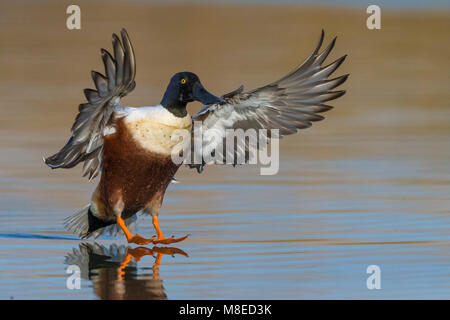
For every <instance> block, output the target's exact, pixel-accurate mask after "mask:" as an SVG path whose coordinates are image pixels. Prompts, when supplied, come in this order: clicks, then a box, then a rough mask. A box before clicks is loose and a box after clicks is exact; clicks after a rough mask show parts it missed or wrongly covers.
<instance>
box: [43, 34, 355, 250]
mask: <svg viewBox="0 0 450 320" xmlns="http://www.w3.org/2000/svg"><path fill="white" fill-rule="evenodd" d="M121 37H122V41H120V39H119V37H118V36H117V35H115V34H113V36H112V43H113V48H114V58H113V57H112V55H111V54H110V53H109V52H108V51H106V50H104V49H102V50H101V56H102V59H103V63H104V66H105V73H106V75H105V76H104V75H102V74H100V73H98V72H95V71H92V79H93V81H94V83H95V87H96V90H92V89H85V90H84V94H85V96H86V99H87V103H83V104H80V106H79V113H78V115H77V117H76V119H75V122H74V124H73V126H72V130H71V131H72V136H71V138H70V139H69V141H68V142H67V144H66V145H65V146H64V147H63V148H62V149H61V150H60V151H59V152H58V153H56V154H54V155H53V156H50V157H48V158H45V159H44V161H45V163H46V164H47V165H48V166H50V167H51V168H52V169H55V168H72V167H74V166H75V165H77V164H78V163H81V162H84V166H83V176H88V177H89V179H93V178H94V177H95V176H97V175H98V173H99V172H100V171H101V177H100V182H99V184H98V186H97V188H96V189H95V191H94V193H93V195H92V198H91V202H90V204H89V205H87V206H86V207H85V208H83V209H82V210H81V211H79V212H78V213H76V214H75V215H73V216H71V217H69V218H68V219H67V220H66V228H67V229H68V230H70V231H72V232H73V233H75V234H77V235H78V236H79V237H81V238H87V237H90V236H94V237H97V236H99V235H100V234H101V233H102V232H104V231H105V229H108V228H110V227H116V228H117V226H118V227H119V228H120V229H121V230H122V231H123V233H124V234H125V236H126V238H127V240H128V242H129V243H136V244H148V243H151V242H152V243H154V244H157V243H163V244H169V243H174V242H178V241H182V240H184V239H186V238H187V235H186V236H184V237H180V238H165V237H164V235H163V233H162V231H161V229H160V227H159V223H158V215H159V211H160V208H161V205H162V201H163V198H164V194H165V191H166V188H167V186H168V185H169V183H170V182H171V181H172V179H173V177H174V175H175V173H176V172H177V170H178V168H179V167H180V165H181V163H174V161H172V157H171V153H172V151H173V149H174V147H175V142H174V141H173V140H174V139H172V135H173V134H174V132H175V131H176V130H178V129H187V130H190V131H193V127H194V126H193V125H192V123H193V121H194V120H195V121H202V122H201V123H202V129H203V130H202V131H201V132H203V133H202V134H203V135H204V136H205V139H204V140H203V141H202V143H203V147H204V148H205V147H206V149H208V150H213V149H214V148H215V147H217V145H218V144H219V143H220V140H223V138H224V137H225V135H226V134H225V132H226V130H227V129H239V128H242V129H244V130H246V129H248V128H254V129H256V130H257V129H279V135H280V137H282V136H283V135H288V134H293V133H295V132H297V129H303V128H308V127H310V126H311V123H312V122H314V121H320V120H322V119H324V117H323V116H322V115H320V114H319V113H322V112H324V111H327V110H330V109H331V108H332V107H331V106H329V105H327V104H325V102H326V101H329V100H333V99H336V98H338V97H340V96H342V95H343V94H344V93H345V91H342V90H341V91H333V90H334V89H335V88H336V87H337V86H339V85H341V84H342V83H343V82H344V81H345V80H346V79H347V77H348V74H346V75H343V76H340V77H336V78H333V79H328V78H329V76H330V75H331V74H332V73H333V72H334V71H335V70H336V69H337V68H338V67H339V66H340V65H341V63H342V62H343V61H344V59H345V57H346V56H343V57H341V58H339V59H337V60H336V61H334V62H332V63H330V64H328V65H326V66H323V63H324V61H325V59H326V58H327V56H328V55H329V53H330V52H331V50H332V49H333V47H334V44H335V41H336V38H334V39H333V41H332V42H331V43H330V44H329V45H328V47H326V48H325V49H324V50H323V51H322V52H319V50H320V48H321V46H322V42H323V38H324V32H323V30H322V34H321V37H320V40H319V44H318V45H317V47H316V48H315V50H314V51H313V53H312V54H311V55H310V57H309V58H307V59H306V60H305V61H304V62H303V63H302V64H301V65H300V66H299V67H297V68H296V69H295V70H293V71H292V72H290V73H289V74H287V75H286V76H284V77H282V78H281V79H279V80H278V81H275V82H272V83H270V84H268V85H266V86H263V87H261V88H258V89H255V90H252V91H248V92H243V87H242V86H241V87H240V88H239V89H237V90H235V91H233V92H230V93H228V94H225V95H223V96H222V97H217V96H215V95H213V94H211V93H209V92H208V91H206V90H205V88H204V87H203V85H202V84H201V82H200V79H199V77H198V76H197V75H195V74H194V73H191V72H180V73H177V74H175V75H174V76H173V77H172V78H171V80H170V82H169V85H168V87H167V90H166V92H165V93H164V96H163V98H162V100H161V102H160V104H158V105H156V106H152V107H140V108H130V107H126V108H122V107H121V106H120V98H122V97H124V96H125V95H126V94H128V93H129V92H131V91H132V90H133V89H134V87H135V74H136V63H135V56H134V52H133V47H132V45H131V41H130V38H129V36H128V34H127V32H126V31H125V30H124V29H122V31H121ZM194 100H196V101H200V102H201V103H203V104H204V106H203V107H202V109H201V110H200V112H199V113H197V114H196V115H194V116H193V117H191V116H190V115H189V114H188V112H187V110H186V105H187V104H188V103H189V102H192V101H194ZM211 136H213V137H214V138H213V139H212V138H211ZM235 152H239V150H236V149H235ZM236 158H237V157H236ZM205 164H209V163H206V162H205V161H203V160H202V161H201V163H200V164H190V165H189V166H190V167H191V168H196V169H197V170H198V172H199V173H200V172H202V169H203V166H204V165H205ZM100 168H101V170H100ZM137 212H143V213H144V214H150V215H152V217H153V225H154V227H155V229H156V233H157V238H156V239H155V238H148V239H147V238H143V237H141V236H139V235H137V234H136V235H132V234H131V232H130V231H129V229H128V226H129V224H130V223H131V222H132V221H133V220H134V219H136V218H135V215H136V213H137Z"/></svg>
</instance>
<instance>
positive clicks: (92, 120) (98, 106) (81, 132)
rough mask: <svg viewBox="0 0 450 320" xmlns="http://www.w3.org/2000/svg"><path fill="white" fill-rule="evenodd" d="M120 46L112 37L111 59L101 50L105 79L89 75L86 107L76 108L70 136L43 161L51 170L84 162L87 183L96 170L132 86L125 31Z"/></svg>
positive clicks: (130, 54)
mask: <svg viewBox="0 0 450 320" xmlns="http://www.w3.org/2000/svg"><path fill="white" fill-rule="evenodd" d="M121 36H122V42H121V41H120V40H119V37H118V36H117V35H116V34H113V36H112V43H113V48H114V58H113V57H112V56H111V54H110V53H109V52H108V51H106V50H105V49H101V55H102V60H103V63H104V65H105V73H106V75H105V76H104V75H102V74H100V73H98V72H96V71H92V72H91V74H92V79H93V80H94V84H95V87H96V89H97V90H93V89H84V94H85V96H86V99H87V100H88V102H87V103H83V104H80V105H79V107H78V110H79V113H78V115H77V117H76V118H75V122H74V124H73V126H72V129H71V130H72V136H71V137H70V139H69V141H68V142H67V144H66V145H65V146H64V147H63V148H62V149H61V150H60V151H59V152H58V153H56V154H54V155H53V156H50V157H48V158H46V159H44V161H45V163H46V164H47V165H48V166H49V167H51V168H52V169H55V168H72V167H74V166H75V165H77V164H78V163H80V162H83V161H84V166H83V176H86V175H87V176H88V177H89V180H91V179H93V178H94V177H95V176H97V174H98V172H99V170H100V164H101V158H102V151H103V136H104V135H106V134H107V133H108V131H109V130H110V129H111V127H110V126H111V125H113V118H114V116H115V114H116V112H115V111H116V110H118V107H120V98H121V97H123V96H125V95H126V94H127V93H129V92H130V91H132V90H133V89H134V87H135V85H136V83H135V81H134V77H135V74H136V61H135V57H134V51H133V47H132V45H131V42H130V38H129V36H128V34H127V32H126V30H125V29H122V30H121Z"/></svg>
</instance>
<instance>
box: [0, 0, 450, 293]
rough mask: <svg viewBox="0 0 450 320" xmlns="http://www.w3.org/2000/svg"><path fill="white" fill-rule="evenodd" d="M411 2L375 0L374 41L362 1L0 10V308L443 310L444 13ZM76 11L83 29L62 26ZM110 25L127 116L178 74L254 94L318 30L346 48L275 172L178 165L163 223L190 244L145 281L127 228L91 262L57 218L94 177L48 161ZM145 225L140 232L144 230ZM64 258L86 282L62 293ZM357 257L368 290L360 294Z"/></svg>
mask: <svg viewBox="0 0 450 320" xmlns="http://www.w3.org/2000/svg"><path fill="white" fill-rule="evenodd" d="M405 3H406V1H387V0H386V1H377V4H378V5H379V6H380V7H381V30H369V29H367V27H366V19H367V17H368V16H369V14H367V13H366V8H367V6H368V5H369V4H371V3H369V2H368V1H350V0H340V1H331V0H330V1H294V0H290V1H287V0H286V1H281V2H278V1H256V0H253V1H243V2H241V1H231V2H226V1H209V2H206V1H204V2H200V1H197V2H190V1H185V2H182V1H176V2H175V1H169V2H162V1H160V2H150V1H137V0H136V1H127V2H125V1H76V3H74V2H69V1H56V0H54V1H39V2H36V1H31V0H30V1H24V0H21V1H14V2H13V1H9V2H6V1H2V2H1V3H0V26H1V28H0V39H1V49H0V74H1V75H2V78H1V79H0V96H1V100H0V110H1V114H2V116H1V117H0V151H1V157H0V203H1V208H0V298H1V299H21V298H22V299H23V298H25V299H33V298H41V299H42V298H44V299H78V298H88V299H90V298H127V297H130V296H129V295H126V294H124V292H122V291H120V290H119V289H117V288H122V287H120V286H117V283H116V282H117V281H118V282H121V283H123V282H127V281H128V284H130V281H131V282H132V283H131V285H130V286H127V288H130V289H129V290H141V289H142V288H144V287H146V286H148V281H146V280H147V279H151V280H152V281H153V280H155V277H156V280H157V288H158V293H157V294H154V295H148V296H142V298H152V297H153V298H157V299H161V298H169V299H178V298H179V299H220V298H222V299H227V298H237V299H240V298H243V299H245V298H246V299H261V298H263V299H310V298H319V299H321V298H344V299H345V298H363V299H378V298H386V299H391V298H394V299H395V298H425V299H427V298H449V297H450V279H449V277H450V276H449V275H450V256H449V254H448V252H449V249H450V248H449V247H450V234H449V232H448V230H449V228H450V209H449V208H450V168H449V160H450V148H449V147H450V143H449V142H450V140H449V138H450V125H449V120H450V109H449V101H450V90H449V87H450V75H449V70H450V68H449V67H450V62H449V56H450V45H449V41H448V40H449V37H450V7H449V3H448V1H433V2H428V1H419V0H415V1H408V2H407V5H406V4H405ZM70 4H77V5H79V6H80V8H81V30H68V29H67V28H66V19H67V17H68V14H66V8H67V7H68V6H69V5H70ZM122 27H125V28H126V29H127V30H128V33H129V34H130V37H131V40H132V42H133V45H134V48H135V53H136V59H137V75H136V83H137V86H136V89H135V90H134V91H133V92H132V93H131V94H130V95H129V96H127V97H126V98H125V99H124V104H125V105H130V106H142V105H155V104H158V103H159V102H160V100H161V97H162V95H163V93H164V90H165V88H166V86H167V83H168V81H169V79H170V77H171V76H172V75H173V74H174V73H176V72H179V71H187V70H188V71H192V72H195V73H197V74H198V75H199V76H200V79H201V80H202V83H203V84H204V85H205V87H206V88H207V89H208V90H209V91H210V92H212V93H214V94H217V95H219V94H223V93H226V92H229V91H231V90H234V89H235V88H237V87H239V86H240V85H241V84H243V85H244V86H245V89H247V90H250V89H254V88H256V87H258V86H261V85H264V84H267V83H269V82H272V81H274V80H277V79H278V78H280V77H281V76H283V75H285V74H286V73H287V72H289V71H290V70H292V69H293V68H294V67H296V66H297V65H298V64H299V63H300V62H302V61H303V60H304V59H305V58H306V57H307V56H308V55H309V54H310V53H311V51H312V50H313V49H314V47H315V45H316V43H317V41H318V39H319V36H320V32H321V29H322V28H323V29H324V30H325V43H326V44H327V43H328V42H329V41H331V40H332V39H333V37H334V36H337V37H338V40H337V45H336V47H335V49H334V51H333V52H332V53H331V55H330V58H329V60H328V61H329V62H332V61H333V60H335V59H337V58H338V57H340V56H342V55H344V54H348V58H347V60H346V61H345V62H344V64H343V65H342V66H341V68H339V69H338V71H337V72H336V75H340V74H344V73H350V74H351V76H350V78H349V79H348V81H347V82H346V83H345V84H344V85H343V86H342V87H343V88H344V89H346V90H347V94H346V95H344V96H343V97H342V98H340V99H338V100H336V101H333V103H332V105H334V106H335V109H333V110H332V111H329V112H328V113H327V114H326V117H327V119H326V120H324V121H322V122H320V123H316V124H315V125H314V126H313V127H312V128H310V129H308V130H304V131H302V132H300V133H299V134H297V135H295V136H289V137H286V138H285V139H283V140H282V141H280V171H279V173H278V174H277V175H275V176H260V175H259V169H258V167H256V166H245V167H239V168H232V167H208V168H206V170H205V171H204V173H203V174H201V175H199V174H197V173H196V172H195V171H193V170H188V169H187V168H181V169H180V170H179V173H178V174H177V179H178V180H179V181H180V184H176V185H171V186H169V189H168V191H167V193H166V197H165V203H164V205H163V208H162V210H161V216H160V218H161V219H160V222H161V226H162V228H163V229H164V230H166V232H167V233H168V234H169V235H171V234H174V235H176V236H181V235H184V234H186V233H189V234H191V237H190V238H189V239H188V240H186V241H185V242H182V243H180V244H179V247H180V248H182V249H183V250H184V251H185V252H186V253H187V254H188V255H189V257H185V256H183V255H175V257H174V258H172V257H170V256H168V257H163V258H162V259H161V264H160V265H158V266H159V273H157V274H155V272H154V271H155V260H154V259H153V258H152V257H151V255H148V256H145V257H143V258H142V259H141V260H140V261H139V262H137V263H135V264H134V265H133V267H132V268H131V267H124V268H123V270H122V269H121V271H120V270H119V271H120V272H122V271H123V272H125V273H126V277H119V276H118V273H117V272H119V271H117V270H118V268H119V267H120V266H121V264H120V261H121V259H124V257H125V256H126V253H125V252H126V250H127V246H126V241H125V238H124V237H123V236H119V237H117V238H112V237H103V238H100V239H99V241H98V242H99V243H100V244H101V245H102V246H103V247H102V249H101V250H100V249H96V250H97V251H98V250H100V252H101V254H100V256H102V257H103V258H102V259H100V260H99V259H98V254H97V255H95V254H94V253H96V252H97V251H95V250H93V249H89V248H91V247H92V243H91V244H90V246H91V247H90V246H89V245H83V244H80V241H79V240H78V239H76V237H75V236H73V235H70V234H69V233H67V232H66V231H65V230H64V228H63V226H62V220H63V219H64V218H65V217H66V216H68V215H71V214H72V213H73V212H75V211H76V210H78V209H79V208H81V207H82V206H84V205H85V204H87V203H88V202H89V200H90V195H91V192H92V191H93V189H94V188H95V185H96V183H97V180H96V181H93V182H90V183H88V182H87V181H86V179H84V178H82V177H81V167H76V168H74V169H72V170H56V171H51V170H50V169H49V168H48V167H46V166H45V165H44V164H43V163H42V156H48V155H50V154H53V153H54V152H56V151H57V150H59V148H60V147H61V146H62V145H63V144H64V143H65V142H66V141H67V139H68V138H69V136H70V127H71V125H72V122H73V120H74V117H75V115H76V113H77V106H78V104H80V103H82V102H84V96H83V93H82V89H83V88H88V87H93V84H92V81H91V79H90V70H92V69H93V70H97V71H101V72H103V64H102V62H101V58H100V48H105V49H107V50H111V34H112V33H113V32H116V33H117V32H120V29H121V28H122ZM199 107H200V105H199V104H191V105H190V106H189V111H190V112H191V114H192V113H195V112H196V111H197V110H198V109H199ZM139 233H140V234H141V235H144V236H150V235H153V233H154V231H153V227H152V225H151V219H148V218H144V219H141V220H140V222H139ZM91 242H92V241H91ZM121 246H125V247H121ZM82 248H84V249H82ZM86 248H88V249H86ZM117 248H121V249H120V250H118V249H117ZM119 251H120V252H119ZM74 254H75V255H76V256H77V257H78V258H77V259H78V260H77V259H72V258H73V255H74ZM93 255H95V257H96V259H94V260H95V261H94V260H92V259H93ZM80 259H81V260H80ZM90 259H91V260H90ZM67 261H72V263H78V264H79V266H80V268H82V274H83V276H84V277H83V280H82V287H81V289H80V290H69V289H67V288H66V279H67V277H68V274H66V268H67ZM73 261H75V262H73ZM77 261H78V262H77ZM79 261H84V262H86V261H88V262H89V261H91V263H90V264H89V263H87V264H86V263H84V262H83V263H82V262H79ZM98 261H100V262H101V263H98ZM105 261H115V262H114V263H104V262H105ZM117 261H118V262H117ZM94 262H95V263H94ZM369 265H378V266H379V267H380V269H381V279H382V280H381V287H382V288H381V289H380V290H368V289H367V287H366V279H367V277H368V276H369V275H368V274H367V273H366V268H367V267H368V266H369ZM122 267H123V266H122ZM86 268H87V269H86ZM111 270H113V271H114V272H112V276H111V275H110V274H111V273H109V271H111ZM105 273H107V274H109V275H110V276H108V277H102V276H101V275H102V274H105ZM139 280H142V281H139ZM152 283H154V281H153V282H152ZM99 286H102V288H104V289H102V291H101V292H107V291H108V290H112V291H113V293H111V294H99V289H98V288H99ZM117 290H119V291H120V292H117Z"/></svg>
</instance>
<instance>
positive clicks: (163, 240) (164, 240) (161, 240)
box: [152, 235, 189, 244]
mask: <svg viewBox="0 0 450 320" xmlns="http://www.w3.org/2000/svg"><path fill="white" fill-rule="evenodd" d="M188 236H189V235H185V236H184V237H180V238H174V237H172V238H164V237H160V238H157V239H156V240H153V241H152V242H153V244H159V243H161V244H171V243H175V242H180V241H183V240H184V239H186V238H187V237H188Z"/></svg>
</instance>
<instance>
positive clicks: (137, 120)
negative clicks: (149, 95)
mask: <svg viewBox="0 0 450 320" xmlns="http://www.w3.org/2000/svg"><path fill="white" fill-rule="evenodd" d="M125 111H126V112H127V116H126V117H125V125H126V126H127V129H128V130H129V131H130V132H131V134H132V136H133V138H134V140H136V141H137V142H138V144H139V145H140V146H141V147H143V148H144V149H146V150H149V151H152V152H156V153H159V154H163V155H170V154H171V152H172V149H173V147H175V146H176V145H177V144H178V143H179V140H176V139H172V135H173V133H174V132H175V131H176V130H179V129H186V130H191V126H192V120H191V116H190V115H189V114H187V115H186V116H185V117H183V118H179V117H176V116H174V115H173V114H172V113H171V112H170V111H168V110H167V109H166V108H164V107H163V106H161V105H157V106H155V107H141V108H125Z"/></svg>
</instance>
